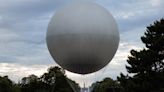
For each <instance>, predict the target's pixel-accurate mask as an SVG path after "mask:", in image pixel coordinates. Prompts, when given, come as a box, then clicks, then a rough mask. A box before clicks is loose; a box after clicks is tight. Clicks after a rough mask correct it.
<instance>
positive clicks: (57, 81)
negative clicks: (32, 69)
mask: <svg viewBox="0 0 164 92" xmlns="http://www.w3.org/2000/svg"><path fill="white" fill-rule="evenodd" d="M141 41H142V42H143V43H144V44H145V47H144V48H143V49H141V50H139V51H137V50H134V49H132V50H131V51H130V54H131V55H130V56H128V59H127V63H128V65H126V66H125V67H126V70H127V72H128V74H127V75H124V74H123V73H121V74H120V76H118V77H117V80H113V79H111V78H105V79H104V80H102V81H99V82H95V83H93V84H92V87H93V91H92V92H164V19H161V20H159V21H155V22H154V24H151V25H150V26H148V27H147V29H146V31H145V33H144V35H143V36H142V37H141ZM129 74H132V75H133V76H129ZM74 91H76V92H80V87H79V85H78V84H77V83H76V82H75V81H73V80H71V79H69V78H67V76H66V75H65V71H64V70H63V69H62V68H59V67H50V68H49V69H48V72H47V73H44V74H43V75H41V76H40V77H38V76H36V75H29V76H28V77H24V78H22V80H21V81H20V82H19V83H14V82H12V81H11V80H10V79H9V78H8V76H3V77H1V76H0V92H74Z"/></svg>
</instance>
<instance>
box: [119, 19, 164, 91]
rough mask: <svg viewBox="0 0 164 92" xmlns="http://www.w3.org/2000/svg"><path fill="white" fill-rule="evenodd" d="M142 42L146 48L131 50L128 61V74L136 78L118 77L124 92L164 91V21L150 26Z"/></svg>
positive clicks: (122, 75)
mask: <svg viewBox="0 0 164 92" xmlns="http://www.w3.org/2000/svg"><path fill="white" fill-rule="evenodd" d="M141 40H142V42H143V43H144V44H145V46H146V48H144V49H143V50H140V51H136V50H131V51H130V53H131V56H129V57H128V60H127V62H128V64H129V65H127V66H126V69H127V72H128V73H129V74H133V75H134V76H133V77H130V76H128V75H126V76H125V75H124V74H121V75H120V77H118V80H119V81H120V83H121V86H122V91H123V92H161V91H164V19H161V20H160V21H156V22H154V24H151V25H150V26H148V27H147V30H146V32H145V34H144V36H142V37H141Z"/></svg>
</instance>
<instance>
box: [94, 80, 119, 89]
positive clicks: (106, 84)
mask: <svg viewBox="0 0 164 92" xmlns="http://www.w3.org/2000/svg"><path fill="white" fill-rule="evenodd" d="M92 87H93V91H92V92H118V91H117V90H119V88H120V85H119V83H118V81H115V80H113V79H111V78H105V79H104V80H103V81H100V82H96V83H94V84H92Z"/></svg>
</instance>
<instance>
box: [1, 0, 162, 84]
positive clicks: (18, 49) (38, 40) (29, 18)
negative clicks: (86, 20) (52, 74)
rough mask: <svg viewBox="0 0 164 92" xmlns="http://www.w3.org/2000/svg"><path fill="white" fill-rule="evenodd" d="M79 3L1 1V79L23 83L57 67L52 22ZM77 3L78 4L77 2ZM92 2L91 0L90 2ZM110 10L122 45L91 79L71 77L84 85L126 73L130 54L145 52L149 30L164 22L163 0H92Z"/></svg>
mask: <svg viewBox="0 0 164 92" xmlns="http://www.w3.org/2000/svg"><path fill="white" fill-rule="evenodd" d="M73 1H75V0H0V75H1V76H3V75H8V76H9V77H10V78H11V79H12V80H14V81H19V80H20V79H21V78H22V77H24V76H27V75H29V74H36V75H38V76H39V75H41V74H43V73H44V72H46V70H47V68H48V67H50V66H52V65H56V64H55V62H54V61H53V59H52V58H51V56H50V54H49V52H48V49H47V46H46V41H45V37H46V31H47V25H48V23H49V21H50V18H51V17H52V15H53V14H54V13H55V11H56V10H57V9H59V8H60V7H62V6H64V5H66V4H68V3H71V2H73ZM76 1H77V0H76ZM88 1H89V0H88ZM90 1H92V2H96V3H97V4H99V5H101V6H103V7H105V8H106V9H108V10H109V11H110V12H111V14H112V15H113V16H114V18H115V19H116V21H117V24H118V26H119V31H120V37H121V38H120V40H121V41H120V45H119V49H118V51H117V53H116V55H115V57H114V58H113V60H112V61H111V62H110V63H109V64H108V65H107V66H106V67H105V68H104V69H102V70H100V71H98V72H96V73H94V74H91V75H85V76H81V75H76V74H73V73H70V72H67V76H68V77H70V78H72V79H74V80H76V81H77V82H79V83H80V84H81V85H82V84H83V83H84V82H85V83H86V84H87V85H89V84H91V83H92V82H94V81H97V80H101V79H103V78H104V77H111V78H113V79H116V77H117V76H118V75H119V74H120V72H123V73H126V70H125V64H126V59H127V56H128V55H129V51H130V50H131V49H132V48H133V49H138V50H139V49H142V48H143V47H144V45H143V44H142V43H141V41H140V36H142V35H143V33H144V31H145V27H146V26H148V25H150V24H151V23H153V22H154V21H155V20H159V19H161V18H164V12H163V8H164V6H163V5H164V1H163V0H90Z"/></svg>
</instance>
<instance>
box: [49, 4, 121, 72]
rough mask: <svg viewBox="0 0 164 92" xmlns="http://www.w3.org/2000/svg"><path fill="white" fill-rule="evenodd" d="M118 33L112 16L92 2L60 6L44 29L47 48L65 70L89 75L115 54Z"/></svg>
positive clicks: (105, 63)
mask: <svg viewBox="0 0 164 92" xmlns="http://www.w3.org/2000/svg"><path fill="white" fill-rule="evenodd" d="M118 44H119V32H118V28H117V24H116V22H115V20H114V18H113V17H112V15H111V14H110V13H109V11H107V10H106V9H105V8H103V7H101V6H100V5H98V4H95V3H91V2H80V3H74V4H70V5H67V6H65V7H64V8H61V9H59V10H58V11H57V12H56V13H55V15H54V16H53V17H52V19H51V21H50V23H49V26H48V31H47V45H48V49H49V51H50V53H51V55H52V57H53V58H54V60H55V61H56V63H57V64H59V65H60V66H61V67H63V68H64V69H66V70H68V71H71V72H74V73H79V74H88V73H92V72H95V71H98V70H100V69H101V68H103V67H104V66H105V65H107V64H108V63H109V62H110V61H111V59H112V58H113V56H114V55H115V53H116V50H117V48H118Z"/></svg>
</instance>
